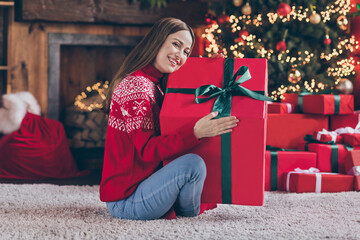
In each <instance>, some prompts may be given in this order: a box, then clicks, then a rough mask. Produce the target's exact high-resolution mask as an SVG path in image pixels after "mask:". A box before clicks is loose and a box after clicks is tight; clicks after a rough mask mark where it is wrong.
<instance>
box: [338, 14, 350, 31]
mask: <svg viewBox="0 0 360 240" xmlns="http://www.w3.org/2000/svg"><path fill="white" fill-rule="evenodd" d="M336 22H337V24H338V26H339V28H340V29H341V30H344V31H345V30H346V29H347V28H348V24H349V21H348V19H347V18H346V17H345V16H344V15H341V16H340V17H338V18H337V19H336Z"/></svg>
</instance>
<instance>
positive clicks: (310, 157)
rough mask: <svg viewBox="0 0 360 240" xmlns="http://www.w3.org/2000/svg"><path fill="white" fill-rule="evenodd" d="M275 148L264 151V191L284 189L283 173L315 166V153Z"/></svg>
mask: <svg viewBox="0 0 360 240" xmlns="http://www.w3.org/2000/svg"><path fill="white" fill-rule="evenodd" d="M267 149H269V148H267ZM276 150H277V149H274V150H271V151H266V155H265V191H275V190H279V191H285V189H286V188H285V177H286V176H285V173H287V172H290V171H294V170H295V169H296V168H302V169H307V168H311V167H316V153H312V152H304V151H296V150H293V151H291V150H286V151H282V150H284V149H282V150H280V151H276Z"/></svg>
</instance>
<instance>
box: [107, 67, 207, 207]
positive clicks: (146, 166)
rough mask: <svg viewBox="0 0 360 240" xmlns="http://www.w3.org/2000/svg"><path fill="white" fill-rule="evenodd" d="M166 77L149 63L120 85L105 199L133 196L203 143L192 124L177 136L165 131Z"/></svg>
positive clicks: (113, 115)
mask: <svg viewBox="0 0 360 240" xmlns="http://www.w3.org/2000/svg"><path fill="white" fill-rule="evenodd" d="M162 76H163V75H162V74H161V73H160V72H159V71H158V70H157V69H155V68H154V67H153V66H151V65H148V66H146V67H145V68H143V69H141V70H139V71H137V72H135V73H133V74H131V75H130V76H128V77H126V78H124V79H123V80H122V81H121V82H120V83H119V85H118V86H117V87H116V88H115V90H114V93H113V96H112V100H111V105H110V113H109V122H108V128H107V133H106V143H105V156H104V165H103V172H102V180H101V184H100V200H101V201H104V202H112V201H118V200H121V199H124V198H127V197H128V196H130V195H131V194H132V193H133V192H134V191H135V189H136V187H137V186H138V185H139V184H140V183H141V182H142V181H143V180H144V179H146V178H147V177H149V176H150V175H151V174H153V173H154V172H155V171H157V170H158V169H159V167H160V163H161V162H162V161H163V160H165V159H166V160H168V159H175V158H176V157H178V156H181V155H183V154H185V153H186V152H187V151H188V150H190V149H191V148H192V147H194V146H195V145H197V144H198V143H199V142H200V141H199V140H198V139H197V138H196V137H195V135H194V132H193V129H192V128H188V129H181V130H179V131H178V132H177V133H176V134H175V135H166V136H161V135H160V123H159V114H160V105H161V103H162V100H163V97H164V93H163V92H162V91H161V88H160V78H161V77H162ZM159 104H160V105H159Z"/></svg>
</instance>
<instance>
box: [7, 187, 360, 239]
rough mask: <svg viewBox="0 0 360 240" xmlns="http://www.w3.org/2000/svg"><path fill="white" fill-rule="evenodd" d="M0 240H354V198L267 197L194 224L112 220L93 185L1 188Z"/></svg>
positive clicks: (358, 234) (358, 207)
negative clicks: (260, 204)
mask: <svg viewBox="0 0 360 240" xmlns="http://www.w3.org/2000/svg"><path fill="white" fill-rule="evenodd" d="M0 192H1V195H0V239H11V240H13V239H106V240H107V239H360V193H357V192H346V193H322V194H315V193H306V194H295V193H280V192H266V194H265V205H264V206H263V207H249V206H232V205H219V207H218V208H217V209H214V210H210V211H207V212H205V213H204V214H202V215H200V216H198V217H195V218H178V219H176V220H154V221H129V220H121V219H115V218H112V217H111V216H110V215H109V214H108V212H107V210H106V207H105V204H104V203H102V202H100V200H99V196H98V186H57V185H50V184H35V185H31V184H25V185H16V184H0Z"/></svg>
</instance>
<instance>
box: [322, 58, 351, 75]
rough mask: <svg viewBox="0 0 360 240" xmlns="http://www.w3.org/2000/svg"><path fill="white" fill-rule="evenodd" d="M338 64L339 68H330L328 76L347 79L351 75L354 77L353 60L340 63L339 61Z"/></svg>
mask: <svg viewBox="0 0 360 240" xmlns="http://www.w3.org/2000/svg"><path fill="white" fill-rule="evenodd" d="M336 64H337V65H338V66H339V67H335V68H332V67H329V68H328V70H327V72H328V76H332V77H340V78H342V77H346V76H350V75H354V68H355V66H354V60H353V59H342V60H340V61H337V62H336Z"/></svg>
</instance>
